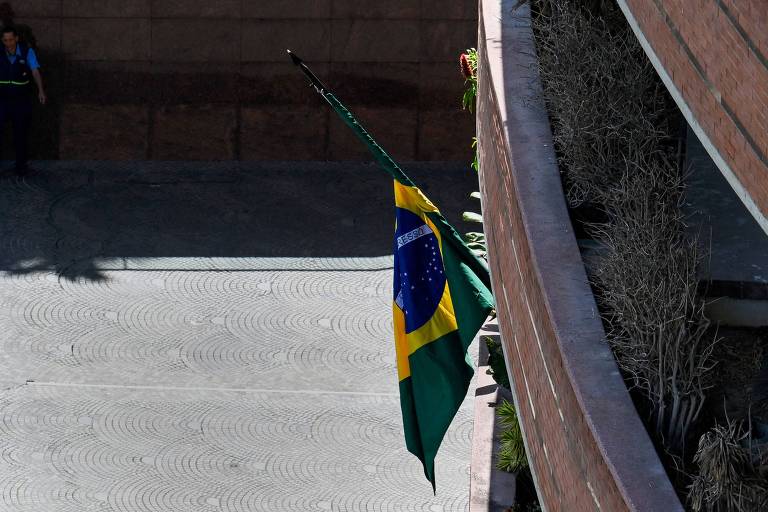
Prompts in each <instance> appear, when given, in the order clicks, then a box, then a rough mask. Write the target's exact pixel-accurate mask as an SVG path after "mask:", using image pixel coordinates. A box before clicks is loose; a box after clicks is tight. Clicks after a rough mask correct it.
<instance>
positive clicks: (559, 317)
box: [477, 0, 682, 512]
mask: <svg viewBox="0 0 768 512" xmlns="http://www.w3.org/2000/svg"><path fill="white" fill-rule="evenodd" d="M517 3H518V2H516V1H514V0H509V1H507V0H504V1H501V2H497V1H490V0H482V1H481V2H480V6H481V21H480V37H479V51H480V64H479V87H480V90H479V91H478V108H477V132H478V139H479V144H480V169H481V173H480V174H481V175H480V179H481V193H482V196H483V217H484V222H485V231H486V237H487V240H488V244H489V257H490V266H491V273H492V278H493V286H494V294H495V297H496V304H497V312H498V319H499V327H500V332H501V337H502V341H503V346H504V354H505V358H506V361H507V369H508V371H509V374H510V381H511V382H512V387H513V393H514V396H515V405H516V407H517V410H518V414H519V416H520V418H521V420H522V421H521V427H522V429H523V433H524V437H525V441H526V451H527V452H528V457H529V460H530V463H531V469H532V473H533V476H534V480H535V482H536V486H537V491H538V493H539V498H540V501H541V504H542V506H543V508H544V509H545V510H550V511H559V510H562V511H568V512H579V511H595V510H602V511H611V512H620V511H629V510H631V511H664V512H677V511H682V506H681V505H680V502H679V500H678V498H677V496H676V494H675V492H674V490H673V488H672V485H671V484H670V482H669V480H668V478H667V475H666V473H665V470H664V468H663V466H662V465H661V462H660V461H659V459H658V456H657V454H656V452H655V449H654V446H653V444H652V443H651V441H650V439H649V437H648V434H647V432H646V430H645V427H644V426H643V424H642V422H641V421H640V419H639V418H638V415H637V411H636V410H635V408H634V405H633V404H632V401H631V399H630V396H629V393H628V392H627V388H626V386H625V384H624V382H623V380H622V377H621V375H620V373H619V371H618V368H617V366H616V362H615V360H614V358H613V354H612V353H611V351H610V349H609V347H608V345H607V344H606V343H605V333H604V331H603V327H602V323H601V321H600V317H599V313H598V311H597V307H596V304H595V300H594V297H593V296H592V292H591V289H590V287H589V284H588V281H587V276H586V272H585V270H584V264H583V262H582V260H581V257H580V255H579V250H578V247H577V244H576V239H575V236H574V233H573V229H572V226H571V223H570V219H569V216H568V211H567V208H566V204H565V199H564V196H563V191H562V185H561V183H560V174H559V170H558V167H557V163H556V158H555V153H554V150H553V147H552V134H551V130H550V126H549V121H548V117H547V113H546V110H545V108H544V101H543V98H542V94H541V85H540V83H539V78H538V62H537V57H536V48H535V45H534V41H533V32H532V27H531V19H530V12H529V8H528V6H527V5H524V6H522V7H519V8H517V9H513V8H514V6H515V5H516V4H517Z"/></svg>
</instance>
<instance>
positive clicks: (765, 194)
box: [618, 0, 768, 232]
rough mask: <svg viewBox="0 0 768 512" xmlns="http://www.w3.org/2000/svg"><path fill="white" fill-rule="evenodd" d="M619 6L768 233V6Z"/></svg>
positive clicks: (663, 1)
mask: <svg viewBox="0 0 768 512" xmlns="http://www.w3.org/2000/svg"><path fill="white" fill-rule="evenodd" d="M618 2H619V5H621V7H622V10H623V11H624V14H625V16H626V17H627V19H628V20H629V22H630V24H631V25H632V27H633V29H634V30H635V34H636V35H637V36H638V39H640V41H641V43H643V47H644V48H645V51H646V53H647V54H648V56H649V57H650V58H651V61H652V62H653V63H654V66H655V67H656V70H657V71H658V73H659V75H660V76H661V78H662V79H663V80H664V82H665V84H666V86H667V88H668V89H669V90H670V92H671V93H672V96H673V97H674V98H675V101H677V104H678V106H679V107H680V109H681V110H682V111H683V113H684V114H685V116H686V118H687V119H688V122H689V124H691V127H692V128H693V129H694V131H695V132H696V135H697V136H698V137H699V139H700V140H701V141H702V142H703V143H704V146H705V147H707V151H708V152H709V153H710V156H711V157H712V159H713V160H714V161H715V163H716V164H717V165H718V167H719V168H720V170H721V171H722V172H723V174H724V175H725V177H726V178H727V179H728V181H729V182H730V183H731V186H733V188H734V189H735V190H736V192H737V193H738V194H739V196H740V197H741V198H742V200H743V201H744V203H745V205H746V206H747V208H748V209H749V210H750V211H751V212H752V214H753V215H754V216H755V218H756V219H757V221H758V222H759V223H760V224H761V225H762V227H763V229H765V230H766V232H768V219H767V217H768V4H767V3H766V2H765V0H697V1H695V2H692V1H691V0H618Z"/></svg>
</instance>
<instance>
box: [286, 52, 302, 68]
mask: <svg viewBox="0 0 768 512" xmlns="http://www.w3.org/2000/svg"><path fill="white" fill-rule="evenodd" d="M286 51H287V52H288V55H290V56H291V60H292V61H293V63H294V64H296V65H297V66H298V65H299V64H301V62H302V61H301V59H300V58H299V57H297V56H296V54H295V53H293V52H292V51H291V50H286Z"/></svg>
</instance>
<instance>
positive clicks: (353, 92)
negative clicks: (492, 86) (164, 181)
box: [6, 0, 477, 162]
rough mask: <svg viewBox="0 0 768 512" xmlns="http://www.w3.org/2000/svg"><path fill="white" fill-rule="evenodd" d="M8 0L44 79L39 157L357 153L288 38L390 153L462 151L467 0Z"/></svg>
mask: <svg viewBox="0 0 768 512" xmlns="http://www.w3.org/2000/svg"><path fill="white" fill-rule="evenodd" d="M10 3H11V4H12V6H13V8H14V10H15V11H16V14H17V16H16V22H18V23H20V24H24V25H28V26H29V27H30V28H31V29H32V30H33V32H34V35H35V36H36V37H37V41H38V43H39V46H40V54H41V59H42V63H43V74H44V77H45V79H46V81H47V83H48V89H49V97H50V105H49V106H48V107H46V108H44V109H42V108H38V109H36V110H37V111H36V116H37V119H36V121H37V122H36V123H35V124H34V129H35V136H34V137H33V139H34V142H35V143H34V145H33V146H34V150H35V156H36V157H38V158H54V159H55V158H62V159H128V160H133V159H157V160H196V159H200V160H209V159H213V160H222V159H243V160H261V159H267V160H271V159H274V160H367V159H369V156H368V154H367V151H366V149H365V148H364V147H363V146H362V145H361V144H360V143H359V141H357V140H356V139H355V137H354V135H353V134H352V133H351V132H350V131H349V129H348V128H347V127H346V126H344V125H343V123H342V122H341V121H339V120H338V119H337V118H336V116H335V115H330V112H329V109H328V108H327V106H326V105H324V104H323V102H322V101H321V99H320V98H319V96H318V95H317V94H315V93H314V92H313V91H312V90H310V89H309V88H308V87H307V82H306V80H305V79H304V78H303V77H302V76H301V74H300V73H298V72H297V71H296V69H295V68H294V66H293V65H292V64H291V63H290V61H289V60H288V58H287V56H286V53H285V49H286V48H287V47H290V48H291V49H293V50H294V51H295V52H296V53H297V54H298V55H300V56H302V57H303V58H304V59H305V60H306V61H307V62H308V63H309V64H310V65H311V66H312V68H313V70H314V71H315V72H316V73H317V74H318V76H320V77H321V78H322V79H323V80H324V81H325V82H326V83H328V84H329V85H330V86H332V87H334V89H335V91H336V92H337V93H338V94H339V96H340V97H341V98H342V99H343V100H344V101H345V103H347V104H348V105H349V106H350V107H351V108H353V109H354V111H355V113H356V114H357V115H358V116H359V117H360V119H361V121H362V122H363V123H365V125H366V126H367V127H368V128H370V130H371V132H372V133H373V134H374V135H375V136H376V137H377V139H378V140H379V142H381V144H382V145H383V146H384V147H386V148H390V149H391V150H392V153H393V154H394V156H396V157H397V158H398V159H401V160H456V161H465V162H469V161H471V159H472V150H471V148H470V145H469V143H468V141H470V140H471V138H472V136H473V135H474V125H473V120H472V116H470V115H467V113H466V112H463V111H462V110H461V94H462V89H463V85H462V79H461V75H460V74H459V71H458V65H457V59H458V52H459V51H461V50H462V49H464V48H466V47H467V46H474V45H475V38H476V35H477V4H476V2H475V1H473V0H456V1H452V2H448V3H446V2H439V1H437V0H402V1H398V2H394V3H391V2H390V3H387V2H381V1H380V0H377V1H374V0H286V1H265V0H214V1H212V0H206V1H202V0H130V1H118V0H11V1H10ZM201 141H204V142H202V143H201ZM8 146H10V144H7V145H6V147H8Z"/></svg>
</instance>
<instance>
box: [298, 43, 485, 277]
mask: <svg viewBox="0 0 768 512" xmlns="http://www.w3.org/2000/svg"><path fill="white" fill-rule="evenodd" d="M286 51H287V52H288V55H289V56H290V57H291V60H292V61H293V63H294V64H295V65H296V66H298V68H299V69H301V71H302V73H304V75H306V77H307V78H308V79H309V83H310V85H311V86H312V87H313V88H314V89H315V91H317V93H318V94H319V95H320V96H322V97H323V99H324V100H325V101H326V102H328V104H329V105H330V106H331V108H332V109H333V110H334V111H335V112H336V113H337V114H338V115H339V117H341V120H342V121H344V124H346V125H347V126H349V128H350V129H351V130H352V131H353V132H354V133H355V135H357V137H358V138H359V139H360V140H361V141H362V142H363V144H365V145H366V146H368V149H369V150H370V151H371V152H372V153H373V156H374V158H375V160H376V161H377V162H378V163H379V165H380V166H381V167H382V168H383V169H384V170H385V171H386V172H387V173H388V174H389V175H390V176H392V178H394V179H396V180H397V181H399V182H400V183H402V184H403V185H406V186H410V187H416V184H415V183H414V182H413V181H412V180H411V179H410V178H409V177H408V176H407V175H406V174H405V172H404V171H403V170H402V169H401V168H400V166H399V165H397V163H396V162H395V161H394V160H393V159H392V157H391V156H389V154H388V153H387V152H386V151H384V148H382V147H381V146H379V144H378V143H377V142H376V141H375V140H374V138H373V137H372V136H371V134H370V133H368V131H367V130H366V129H365V128H363V126H362V125H361V124H360V123H359V122H358V121H357V119H355V116H353V115H352V112H350V111H349V110H348V109H347V107H345V106H344V105H343V104H342V103H341V101H339V99H338V98H337V97H336V95H334V94H333V92H331V91H330V90H329V89H328V87H326V86H325V84H323V82H321V81H320V79H319V78H318V77H317V75H315V74H314V73H313V72H312V70H310V69H309V67H308V66H307V65H306V64H304V61H303V60H301V58H299V56H298V55H296V54H295V53H293V52H292V51H291V50H286ZM428 216H429V217H430V218H431V219H432V221H433V222H436V223H437V224H440V225H441V226H442V227H443V228H444V230H445V231H446V233H445V234H446V235H447V236H446V238H447V240H448V243H450V244H451V245H452V246H453V247H454V248H455V249H456V250H457V251H458V252H459V253H460V254H462V255H463V256H464V258H465V262H466V263H467V264H468V265H469V266H470V267H471V268H472V270H473V271H474V272H475V274H476V275H477V276H478V277H479V278H480V280H481V281H482V282H483V284H484V285H485V286H486V287H487V288H488V289H489V290H490V289H491V278H490V274H489V270H488V264H487V263H486V262H485V260H481V259H480V258H478V257H477V256H476V255H475V253H473V252H472V250H471V249H470V248H469V247H467V244H466V243H465V242H464V240H463V239H462V238H461V236H460V235H459V234H458V233H457V232H456V230H455V229H454V228H453V226H451V225H450V224H449V223H448V222H447V221H446V220H445V219H444V218H443V216H442V215H440V214H432V213H430V214H428Z"/></svg>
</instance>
